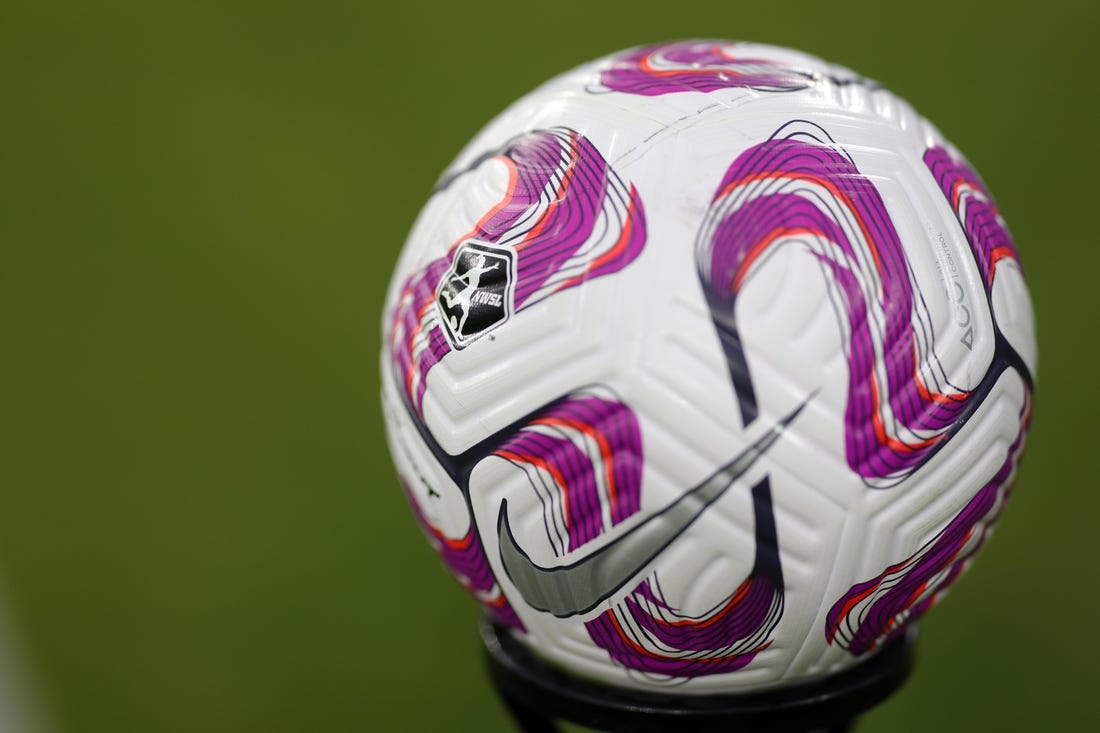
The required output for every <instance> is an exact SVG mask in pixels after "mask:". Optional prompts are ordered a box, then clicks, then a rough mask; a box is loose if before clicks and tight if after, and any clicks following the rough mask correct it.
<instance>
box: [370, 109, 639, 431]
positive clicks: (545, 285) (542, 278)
mask: <svg viewBox="0 0 1100 733" xmlns="http://www.w3.org/2000/svg"><path fill="white" fill-rule="evenodd" d="M490 160H495V161H499V162H501V163H503V164H504V165H505V166H506V168H507V171H508V184H507V189H506V191H505V194H504V197H503V199H502V200H501V201H499V202H498V203H497V204H496V205H495V206H493V207H492V208H491V209H490V210H489V211H487V212H485V214H484V215H483V216H482V217H481V218H480V219H479V220H478V222H477V223H476V224H475V225H474V227H473V229H471V230H470V231H469V232H468V233H466V234H464V235H462V236H461V237H459V238H458V239H457V240H455V241H454V242H453V243H452V244H451V245H450V248H449V249H448V250H447V253H446V254H445V255H443V256H442V257H439V258H437V259H434V260H432V261H430V262H428V264H427V265H425V266H423V267H422V268H420V269H419V270H418V271H416V272H414V273H413V274H412V275H411V276H410V277H409V278H408V279H407V280H406V281H405V283H404V285H403V287H402V288H401V291H400V296H399V298H398V302H397V307H396V309H395V310H394V313H393V316H392V322H391V325H390V329H389V334H390V340H389V353H390V358H391V362H392V366H393V368H394V370H395V372H396V374H397V376H398V381H399V383H400V384H402V385H403V387H404V391H405V393H406V396H407V399H408V400H409V403H410V404H411V405H413V407H414V408H415V409H416V411H417V412H418V413H420V412H421V410H422V406H423V400H424V393H425V391H426V389H427V376H428V372H429V371H430V370H431V368H432V367H433V366H435V365H436V364H437V363H439V361H440V360H441V359H442V358H443V357H444V356H446V355H447V354H448V353H449V352H450V351H451V346H450V343H449V342H448V340H447V338H446V337H445V336H444V333H443V330H442V328H441V326H440V321H439V316H438V313H437V309H436V307H435V294H436V288H437V287H438V285H439V282H440V280H441V279H442V278H443V276H444V274H445V273H446V272H447V269H448V268H449V266H450V263H451V256H452V254H453V253H454V250H455V249H456V248H457V247H458V246H459V245H460V244H462V243H463V242H465V241H467V240H470V239H473V240H477V241H481V242H486V243H491V244H495V245H498V246H503V247H509V248H512V249H513V250H514V251H515V253H516V283H515V303H514V310H515V312H517V313H518V312H519V311H521V310H523V309H524V308H527V307H530V306H531V305H533V304H535V303H538V302H540V301H541V300H543V299H545V298H548V297H550V296H551V295H553V294H554V293H557V292H560V291H562V290H565V289H567V288H572V287H576V286H578V285H580V284H582V283H583V282H584V281H586V280H589V279H592V278H597V277H601V276H604V275H608V274H610V273H613V272H618V271H619V270H621V269H623V268H624V267H626V266H627V265H628V264H630V263H631V262H633V261H634V259H635V258H636V257H637V256H638V255H639V253H641V251H642V248H643V246H644V245H645V240H646V225H645V212H644V210H643V208H642V201H641V198H640V197H639V196H638V192H637V191H636V190H635V188H634V186H633V185H628V184H626V183H624V182H623V181H622V180H621V179H620V178H619V176H618V175H617V174H616V173H615V172H614V171H613V170H612V169H611V167H610V166H609V165H608V164H607V161H605V160H604V158H603V156H601V155H600V152H599V151H598V150H597V149H596V147H595V146H594V145H593V144H592V143H591V142H590V141H589V140H588V139H587V138H585V137H584V136H582V135H581V134H580V133H578V132H576V131H574V130H569V129H566V128H554V129H550V130H539V131H535V132H530V133H527V134H524V135H521V136H519V137H516V138H513V139H512V140H511V141H509V142H508V143H507V144H506V145H504V146H503V147H502V148H501V149H500V150H499V151H497V152H496V153H495V155H490V156H485V157H483V158H481V159H479V161H478V162H477V163H475V164H474V165H473V166H471V167H470V168H467V169H465V170H462V171H459V172H458V173H457V174H455V175H454V176H452V177H451V178H449V179H448V183H449V182H451V181H453V180H455V179H456V178H458V177H461V176H462V175H464V174H466V173H469V172H471V171H473V170H475V169H477V168H478V167H480V166H481V165H484V164H486V163H487V162H488V161H490Z"/></svg>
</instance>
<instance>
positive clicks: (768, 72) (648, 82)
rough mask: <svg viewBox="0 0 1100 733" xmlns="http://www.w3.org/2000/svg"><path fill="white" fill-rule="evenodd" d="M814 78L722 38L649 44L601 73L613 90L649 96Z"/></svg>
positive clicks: (770, 87)
mask: <svg viewBox="0 0 1100 733" xmlns="http://www.w3.org/2000/svg"><path fill="white" fill-rule="evenodd" d="M812 81H813V77H812V75H811V74H809V73H807V72H805V71H800V70H797V69H794V68H791V67H790V66H788V65H787V64H784V63H782V62H779V61H775V60H771V59H764V58H754V57H752V56H746V55H742V54H740V53H739V52H738V48H737V45H736V44H731V43H729V42H718V41H709V42H700V41H681V42H678V43H666V44H660V45H655V46H645V47H643V48H639V49H636V50H633V51H628V52H626V53H623V54H621V55H619V56H616V57H614V58H613V59H612V61H611V66H610V67H609V68H608V69H606V70H604V71H603V72H601V73H600V83H601V84H602V85H603V86H604V87H606V88H607V89H610V90H611V91H615V92H625V93H628V94H638V95H642V96H647V97H653V96H659V95H662V94H673V93H676V92H712V91H715V90H718V89H730V88H752V89H757V90H761V91H794V90H796V89H803V88H805V87H806V86H808V85H809V84H811V83H812Z"/></svg>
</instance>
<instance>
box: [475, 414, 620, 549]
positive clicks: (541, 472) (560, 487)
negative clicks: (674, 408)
mask: <svg viewBox="0 0 1100 733" xmlns="http://www.w3.org/2000/svg"><path fill="white" fill-rule="evenodd" d="M493 455H495V456H498V457H500V458H503V459H505V460H506V461H509V462H510V463H512V464H513V465H515V466H518V467H519V468H521V469H522V470H523V471H524V473H526V474H527V479H528V481H529V483H530V484H531V487H532V488H533V489H534V490H535V493H536V494H537V495H538V497H539V500H540V502H541V503H542V509H543V524H544V526H545V528H546V533H547V537H548V538H549V540H550V543H551V546H552V547H553V548H554V551H555V553H556V554H557V555H559V556H561V555H564V554H566V553H567V552H571V551H573V550H576V549H579V548H581V547H583V546H584V545H585V544H586V543H588V542H590V541H591V540H593V539H595V538H597V537H599V536H600V535H601V534H602V533H603V532H604V531H606V530H608V529H610V528H611V527H613V526H615V525H617V524H619V523H620V522H622V521H623V520H624V519H626V518H627V517H630V516H632V515H633V514H635V513H636V512H637V511H638V506H639V499H640V497H641V480H642V435H641V430H640V429H639V427H638V420H637V418H636V417H635V416H634V413H633V412H632V411H631V410H630V408H629V407H627V406H626V405H624V404H622V403H621V402H618V401H616V400H614V399H610V398H608V397H605V396H602V395H600V394H599V393H597V392H579V393H576V394H574V395H572V396H570V397H569V398H568V399H566V400H562V401H560V402H558V403H557V404H555V405H553V406H551V407H550V408H548V409H547V410H546V411H545V412H543V413H542V414H540V415H538V416H537V417H535V418H533V419H532V420H530V421H529V422H528V423H527V424H526V425H525V426H524V427H523V429H521V430H519V431H518V432H517V433H516V434H515V435H513V436H512V437H511V438H509V439H508V440H506V441H505V442H504V443H503V444H501V446H500V447H499V448H497V449H496V450H495V451H493Z"/></svg>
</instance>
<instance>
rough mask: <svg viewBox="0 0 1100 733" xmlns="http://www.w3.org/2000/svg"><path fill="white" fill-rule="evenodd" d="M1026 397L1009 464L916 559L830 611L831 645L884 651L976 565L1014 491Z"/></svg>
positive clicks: (1026, 420)
mask: <svg viewBox="0 0 1100 733" xmlns="http://www.w3.org/2000/svg"><path fill="white" fill-rule="evenodd" d="M1029 394H1030V393H1029V392H1027V391H1025V401H1024V407H1023V410H1022V411H1021V414H1020V432H1019V435H1018V436H1017V438H1016V440H1015V442H1013V444H1012V446H1011V447H1010V448H1009V450H1008V453H1007V455H1006V457H1005V461H1004V463H1003V464H1002V465H1001V466H1000V468H999V469H998V470H997V472H996V473H995V474H994V476H993V478H992V479H990V481H989V482H988V483H986V484H985V485H984V486H983V487H982V488H981V489H980V490H979V491H978V493H977V494H975V496H974V498H973V499H971V500H970V501H969V502H968V503H967V505H966V506H965V507H963V509H962V511H960V512H959V513H958V514H957V515H956V516H955V517H954V518H953V519H952V520H951V521H950V522H949V523H948V524H947V526H946V527H945V528H944V529H943V530H942V531H941V532H940V533H939V534H937V535H936V536H935V537H934V538H932V539H931V540H930V541H929V542H927V543H926V544H925V545H924V546H923V547H921V548H920V549H919V550H918V551H917V552H916V553H914V554H913V555H912V556H910V557H908V558H906V559H905V560H903V561H901V562H899V563H897V564H894V565H891V566H890V567H888V568H886V570H884V571H883V572H882V573H881V574H880V575H878V576H876V577H874V578H872V579H870V580H868V581H865V582H862V583H858V584H857V585H854V586H852V588H851V589H850V590H849V591H848V592H847V593H845V594H844V595H843V596H842V597H841V598H840V599H839V600H838V601H837V602H836V603H835V604H833V606H832V608H831V609H830V610H829V613H828V616H827V618H826V622H825V640H826V641H827V642H828V643H829V644H837V645H838V646H840V647H841V648H843V649H845V650H847V651H848V652H849V653H851V654H852V655H854V656H860V655H863V654H866V653H867V652H869V651H871V650H873V649H876V648H878V647H879V646H881V645H882V644H884V643H885V642H887V641H889V640H890V639H892V638H894V637H895V636H897V635H898V634H900V633H901V632H902V631H903V630H904V629H905V627H906V626H907V625H908V624H909V623H911V622H912V621H914V620H915V619H917V618H919V617H920V616H921V615H922V614H924V613H925V612H926V611H928V610H929V609H930V608H931V607H932V606H933V605H934V604H935V603H936V601H937V599H938V598H939V597H940V596H941V595H942V593H943V591H944V590H946V589H947V587H948V586H950V585H951V583H953V582H954V581H955V580H956V579H957V578H958V577H959V576H960V575H962V573H963V571H965V570H966V569H967V568H968V567H969V566H970V564H971V563H972V562H973V559H974V555H975V554H976V553H977V552H978V550H980V549H981V547H982V545H983V544H985V541H986V539H987V538H988V537H989V535H990V533H991V532H992V529H993V526H994V525H995V524H996V522H997V520H998V519H999V518H1000V515H1001V512H1002V511H1003V510H1004V507H1005V504H1006V502H1007V501H1008V498H1009V495H1010V494H1011V491H1012V483H1013V480H1014V479H1015V476H1016V469H1017V468H1018V466H1019V462H1020V458H1021V456H1022V455H1023V450H1024V442H1025V440H1026V436H1027V430H1028V427H1029V426H1030V424H1031V398H1030V396H1028V395H1029Z"/></svg>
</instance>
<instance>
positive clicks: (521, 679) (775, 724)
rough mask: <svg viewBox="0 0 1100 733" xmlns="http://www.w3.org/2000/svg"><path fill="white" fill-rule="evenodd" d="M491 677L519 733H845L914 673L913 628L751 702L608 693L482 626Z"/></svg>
mask: <svg viewBox="0 0 1100 733" xmlns="http://www.w3.org/2000/svg"><path fill="white" fill-rule="evenodd" d="M481 638H482V641H483V642H484V643H485V650H486V660H487V664H488V668H489V677H490V679H491V680H492V682H493V686H494V687H495V688H496V691H497V693H498V694H499V695H500V697H501V699H502V700H503V701H504V704H505V706H506V707H507V708H508V710H509V712H511V714H512V716H513V717H514V718H515V721H516V723H517V724H518V726H519V730H521V731H523V733H557V731H558V730H559V728H558V726H557V724H556V722H555V721H559V720H560V721H569V722H571V723H576V724H579V725H583V726H586V727H589V728H595V729H597V730H604V731H616V732H618V731H621V732H623V733H628V732H629V733H660V732H663V731H676V733H695V732H699V733H702V732H703V731H722V732H723V733H731V732H734V731H738V732H740V731H744V732H746V733H757V732H759V731H767V732H768V733H772V732H774V733H843V732H844V731H848V730H851V727H852V724H853V722H854V721H855V718H856V716H858V715H859V714H861V713H863V712H866V711H867V710H869V709H871V708H872V707H874V706H875V705H877V704H878V703H880V702H882V701H883V700H885V699H886V698H887V697H888V696H889V695H890V694H891V693H893V692H894V691H895V690H897V689H898V687H900V686H901V684H902V683H903V682H905V679H906V678H907V677H908V676H909V672H910V670H911V668H912V665H913V647H914V645H915V643H916V638H917V632H916V628H915V626H910V627H909V629H908V630H907V631H906V633H905V634H903V635H900V636H898V637H897V638H895V639H894V640H892V641H890V642H889V643H887V644H886V645H885V646H884V647H883V649H882V650H881V651H880V652H879V653H878V654H876V655H874V656H873V657H871V658H870V659H868V660H867V661H865V662H863V663H862V664H859V665H858V666H856V667H853V668H852V669H849V670H845V671H844V672H841V673H839V674H836V675H833V676H831V677H828V678H826V679H823V680H819V681H816V682H812V683H809V684H802V685H796V686H791V687H785V688H783V689H781V690H770V691H765V692H759V693H752V694H736V695H705V696H695V695H675V694H669V693H645V692H639V691H637V690H626V689H622V688H615V687H608V686H604V685H599V684H596V683H593V682H589V681H586V680H582V679H579V678H577V677H574V676H572V675H570V674H567V673H565V672H563V671H561V670H560V669H557V668H555V667H552V666H550V665H548V664H546V663H545V662H543V661H541V660H540V659H539V658H538V657H536V656H535V655H534V654H532V653H531V652H530V651H528V650H527V649H526V648H525V647H523V646H522V645H521V644H520V643H519V642H518V641H516V640H515V639H514V638H513V637H512V636H511V634H510V633H509V632H508V631H507V630H506V629H504V628H502V627H499V626H497V625H495V624H493V623H492V622H491V621H489V620H488V619H484V620H483V621H482V622H481Z"/></svg>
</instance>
